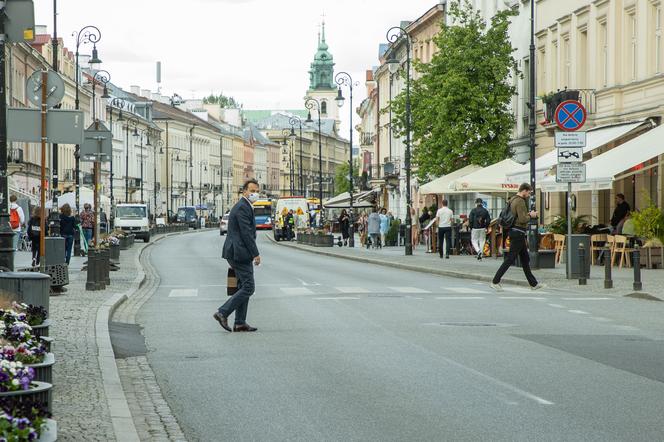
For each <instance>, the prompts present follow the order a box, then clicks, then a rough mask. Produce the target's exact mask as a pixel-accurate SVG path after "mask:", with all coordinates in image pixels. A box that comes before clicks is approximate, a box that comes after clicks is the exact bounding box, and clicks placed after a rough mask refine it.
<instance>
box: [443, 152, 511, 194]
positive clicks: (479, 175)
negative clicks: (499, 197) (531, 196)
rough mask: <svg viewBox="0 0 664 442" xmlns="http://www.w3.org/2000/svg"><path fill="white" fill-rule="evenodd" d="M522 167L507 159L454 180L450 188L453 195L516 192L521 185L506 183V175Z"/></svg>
mask: <svg viewBox="0 0 664 442" xmlns="http://www.w3.org/2000/svg"><path fill="white" fill-rule="evenodd" d="M521 166H522V165H521V164H520V163H517V162H516V161H514V160H512V159H510V158H508V159H506V160H503V161H500V162H498V163H495V164H492V165H490V166H487V167H484V168H482V169H480V170H476V171H475V172H473V173H471V174H468V175H465V176H463V177H461V178H458V179H456V180H454V181H453V182H452V183H451V184H450V188H452V189H454V192H453V193H494V192H516V191H517V190H518V189H519V185H520V184H521V183H511V182H508V181H507V174H508V173H510V172H513V171H515V170H517V169H518V168H520V167H521Z"/></svg>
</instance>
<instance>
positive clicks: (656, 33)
mask: <svg viewBox="0 0 664 442" xmlns="http://www.w3.org/2000/svg"><path fill="white" fill-rule="evenodd" d="M650 16H651V17H652V18H651V20H652V21H651V29H652V30H651V35H652V36H653V40H652V41H653V47H652V51H653V54H652V55H653V57H652V70H653V71H654V73H655V74H659V73H661V72H662V6H661V5H660V4H659V3H657V4H653V5H652V9H651V14H650Z"/></svg>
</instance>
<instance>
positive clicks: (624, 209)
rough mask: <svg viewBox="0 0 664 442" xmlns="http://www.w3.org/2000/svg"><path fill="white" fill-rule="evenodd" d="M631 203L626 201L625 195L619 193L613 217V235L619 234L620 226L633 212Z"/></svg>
mask: <svg viewBox="0 0 664 442" xmlns="http://www.w3.org/2000/svg"><path fill="white" fill-rule="evenodd" d="M631 210H632V209H631V207H630V206H629V203H628V202H627V201H625V195H623V194H622V193H619V194H617V195H616V208H615V209H614V210H613V216H611V233H612V234H615V233H619V232H618V225H620V223H621V222H623V221H624V219H625V218H626V217H627V215H628V214H629V212H630V211H631Z"/></svg>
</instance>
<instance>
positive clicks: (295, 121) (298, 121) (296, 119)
mask: <svg viewBox="0 0 664 442" xmlns="http://www.w3.org/2000/svg"><path fill="white" fill-rule="evenodd" d="M288 123H289V124H290V125H291V126H292V127H294V126H295V125H299V126H300V164H299V174H300V176H299V180H298V181H299V184H300V191H299V193H300V196H303V195H304V185H303V180H304V177H303V173H302V164H303V161H302V120H301V119H300V117H298V116H297V115H293V116H292V117H290V118H289V119H288ZM291 133H292V136H291V141H292V142H295V131H294V130H292V131H291Z"/></svg>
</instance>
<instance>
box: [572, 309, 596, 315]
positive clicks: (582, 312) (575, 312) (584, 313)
mask: <svg viewBox="0 0 664 442" xmlns="http://www.w3.org/2000/svg"><path fill="white" fill-rule="evenodd" d="M567 311H568V312H570V313H574V314H576V315H589V314H590V313H588V312H584V311H583V310H567Z"/></svg>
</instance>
